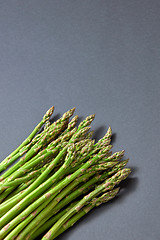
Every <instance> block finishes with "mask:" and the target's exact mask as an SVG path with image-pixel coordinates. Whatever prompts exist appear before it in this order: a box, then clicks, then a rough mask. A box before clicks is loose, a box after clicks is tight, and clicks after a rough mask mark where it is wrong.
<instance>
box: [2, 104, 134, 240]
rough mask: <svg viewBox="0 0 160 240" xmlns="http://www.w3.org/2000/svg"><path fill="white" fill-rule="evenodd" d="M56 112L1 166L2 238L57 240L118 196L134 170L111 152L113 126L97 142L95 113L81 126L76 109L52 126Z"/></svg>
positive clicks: (125, 161) (47, 113)
mask: <svg viewBox="0 0 160 240" xmlns="http://www.w3.org/2000/svg"><path fill="white" fill-rule="evenodd" d="M53 111H54V107H51V108H50V109H49V110H48V111H47V112H46V114H45V115H44V116H43V119H42V121H41V122H40V123H39V124H38V125H37V126H36V127H35V129H34V130H33V132H32V133H31V134H30V135H29V136H28V137H27V138H26V140H24V141H23V142H22V144H21V145H20V146H19V147H18V148H17V149H16V150H15V151H13V152H12V153H11V154H10V155H9V156H8V157H7V158H5V159H4V160H3V161H2V162H1V164H0V172H2V175H1V177H0V203H1V204H0V229H1V230H0V239H5V240H11V239H16V240H24V239H26V240H27V239H36V238H37V237H39V236H40V235H42V234H43V237H42V239H43V240H45V239H55V238H56V237H57V236H59V235H60V234H61V233H62V232H64V231H65V230H66V229H68V228H69V227H71V226H72V225H73V224H74V223H75V222H77V221H78V220H79V219H80V218H81V217H83V216H84V215H85V214H86V213H88V212H89V211H90V210H91V209H93V208H94V207H97V206H99V205H100V204H102V203H105V202H107V201H109V200H111V199H112V198H114V197H115V196H116V194H117V193H118V191H119V187H115V186H116V185H118V184H119V183H120V182H121V181H122V180H124V179H125V178H127V176H128V175H129V174H130V172H131V170H130V169H129V168H124V167H125V165H126V164H127V162H128V159H127V160H121V161H119V160H120V159H122V158H123V156H124V151H120V152H116V153H113V154H112V152H111V148H112V145H110V142H111V135H112V130H111V128H110V127H109V128H108V131H107V133H106V134H105V136H104V137H103V138H101V139H100V140H99V141H98V142H97V143H95V141H94V140H93V139H92V135H93V132H92V131H90V124H91V122H92V121H93V119H94V117H95V115H90V116H88V117H87V118H86V119H85V120H84V121H82V122H81V123H80V124H79V125H78V126H77V127H76V124H77V121H78V116H75V117H73V118H72V119H71V117H72V115H73V113H74V111H75V108H73V109H71V110H69V111H67V112H66V113H64V114H63V116H62V117H61V118H60V119H58V120H57V121H55V122H53V123H51V121H50V118H51V116H52V114H53ZM70 119H71V120H70ZM17 160H18V161H17ZM15 161H16V163H15V164H14V165H12V166H11V167H10V168H9V169H8V170H7V171H5V172H4V170H6V169H7V168H8V167H9V166H10V165H11V164H13V163H14V162H15Z"/></svg>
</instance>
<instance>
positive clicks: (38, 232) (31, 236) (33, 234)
mask: <svg viewBox="0 0 160 240" xmlns="http://www.w3.org/2000/svg"><path fill="white" fill-rule="evenodd" d="M76 203H77V202H73V203H71V204H70V206H69V207H67V208H65V209H64V210H63V211H61V212H59V213H58V214H56V215H55V216H54V217H52V218H51V219H49V220H48V221H47V222H46V223H45V224H44V225H42V226H41V227H40V228H38V229H37V230H36V231H33V232H30V234H28V236H27V237H26V240H27V239H28V240H33V239H36V238H37V237H38V236H39V235H41V234H42V233H43V232H45V231H46V230H49V228H50V227H51V226H52V225H53V224H54V223H55V222H56V221H58V220H59V219H60V218H61V217H62V216H63V215H64V214H65V213H67V212H68V211H69V210H70V209H71V208H72V207H73V206H74V205H75V204H76ZM20 239H21V237H20V235H19V236H18V237H17V239H16V240H20Z"/></svg>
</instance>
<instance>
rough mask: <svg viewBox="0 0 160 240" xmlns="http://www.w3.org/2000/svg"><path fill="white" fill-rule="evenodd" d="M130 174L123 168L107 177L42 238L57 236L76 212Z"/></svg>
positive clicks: (48, 239) (44, 239) (46, 239)
mask: <svg viewBox="0 0 160 240" xmlns="http://www.w3.org/2000/svg"><path fill="white" fill-rule="evenodd" d="M129 174H130V169H127V168H126V169H123V170H121V171H119V172H118V173H116V174H115V175H114V176H113V177H111V179H107V180H106V181H105V182H104V183H103V184H101V185H99V186H98V187H96V189H95V190H94V191H92V192H91V193H89V194H88V195H86V196H85V197H84V198H83V199H82V200H80V201H79V202H78V203H77V204H76V205H75V206H74V207H73V208H72V209H71V210H70V211H68V212H67V213H66V214H65V215H64V216H63V217H62V218H60V219H59V220H58V221H57V222H56V223H55V224H54V225H53V227H52V228H51V229H50V230H49V231H48V233H47V234H46V235H45V236H44V237H43V238H42V240H50V239H54V238H55V234H56V233H57V231H59V229H60V228H61V227H62V226H63V224H64V223H65V222H66V221H67V220H68V219H70V218H71V217H72V216H73V215H74V214H75V213H77V212H78V211H80V210H81V208H82V207H83V206H84V205H85V204H86V202H88V201H90V200H91V199H93V198H94V197H96V196H97V195H98V194H100V193H101V192H104V191H105V192H106V191H108V190H111V189H113V188H114V186H115V185H117V184H119V183H120V182H121V181H122V180H124V179H125V178H127V176H128V175H129Z"/></svg>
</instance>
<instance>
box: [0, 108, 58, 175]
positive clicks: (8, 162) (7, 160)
mask: <svg viewBox="0 0 160 240" xmlns="http://www.w3.org/2000/svg"><path fill="white" fill-rule="evenodd" d="M53 111H54V106H53V107H51V108H50V109H49V110H48V111H47V112H46V114H45V115H44V116H43V119H42V121H41V122H40V123H39V124H38V125H37V126H36V127H35V129H34V130H33V131H32V133H31V134H30V135H29V136H28V137H27V138H26V139H25V140H24V141H23V142H22V143H21V145H20V146H19V147H18V148H16V149H15V150H14V151H13V152H12V153H11V154H10V155H9V156H8V157H6V158H5V159H4V160H3V161H2V162H1V164H0V172H2V171H3V170H5V169H6V168H7V167H8V166H10V165H11V164H12V163H13V162H14V161H15V160H16V159H17V158H18V157H17V158H13V156H14V155H16V154H17V153H18V152H19V151H20V150H21V149H22V148H23V147H24V146H26V145H27V144H28V143H30V142H31V140H32V139H33V137H34V136H35V135H36V133H37V132H38V131H39V130H40V128H41V127H42V125H43V124H44V123H45V122H46V121H47V120H48V119H49V118H50V117H51V115H52V114H53Z"/></svg>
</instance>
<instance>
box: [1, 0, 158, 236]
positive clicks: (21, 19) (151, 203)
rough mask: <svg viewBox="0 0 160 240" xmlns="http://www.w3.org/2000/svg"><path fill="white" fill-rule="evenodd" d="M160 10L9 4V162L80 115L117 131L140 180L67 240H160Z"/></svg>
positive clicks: (143, 5) (4, 116) (5, 125)
mask: <svg viewBox="0 0 160 240" xmlns="http://www.w3.org/2000/svg"><path fill="white" fill-rule="evenodd" d="M159 28H160V1H158V0H157V1H156V0H155V1H148V0H143V1H142V0H137V1H128V0H126V1H125V0H124V1H122V0H121V1H120V0H119V1H109V0H106V1H104V0H102V1H94V0H90V1H89V0H85V1H77V0H72V1H71V0H69V1H58V0H56V1H54V0H53V1H48V0H45V1H41V0H39V1H36V0H35V1H22V0H21V1H14V0H13V1H7V0H6V1H0V124H1V129H0V149H1V151H0V159H3V158H4V157H5V156H6V155H7V154H8V153H10V152H11V151H12V150H13V149H15V147H16V146H17V145H19V144H20V142H21V141H22V140H23V139H24V138H25V137H26V136H27V135H28V134H29V133H30V131H31V130H32V129H33V128H34V126H35V124H36V123H38V122H39V121H40V119H41V117H42V115H43V113H44V112H45V111H46V110H47V109H48V108H49V107H50V106H52V105H55V115H56V114H62V113H63V112H64V111H66V110H68V109H69V108H71V107H73V106H75V107H76V109H77V110H76V114H79V115H80V117H83V118H84V117H85V116H86V115H87V114H91V113H96V119H95V121H94V123H93V129H94V130H95V137H96V139H98V138H99V137H102V136H103V135H104V134H105V132H106V130H107V127H108V126H109V125H111V127H112V129H113V132H114V139H113V143H114V148H113V149H114V150H115V151H118V150H121V149H125V150H126V157H129V158H130V163H129V164H128V166H129V167H131V168H132V170H133V173H132V175H131V176H130V178H129V179H128V181H126V182H125V183H124V184H123V191H121V193H120V196H119V197H118V198H116V199H115V200H114V201H112V203H111V204H106V205H105V206H102V207H100V208H98V209H95V210H94V211H92V213H90V214H89V215H88V216H86V217H85V218H84V219H83V220H82V221H80V222H79V223H78V224H77V225H76V226H75V227H74V228H73V229H71V230H69V231H68V232H67V233H65V234H63V235H62V236H61V237H59V239H68V240H75V239H77V240H82V239H88V240H89V239H92V240H97V239H99V240H103V239H111V240H117V239H119V240H122V239H123V240H128V239H129V240H137V239H138V240H139V239H141V240H143V239H145V240H150V239H152V240H158V239H159V235H160V230H159V222H160V217H159V210H160V205H159V199H160V189H159V183H160V177H159V172H160V163H159V140H160V139H159V135H160V131H159V117H160V114H159V113H160V109H159V105H160V97H159V90H160V80H159V79H160V31H159Z"/></svg>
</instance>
